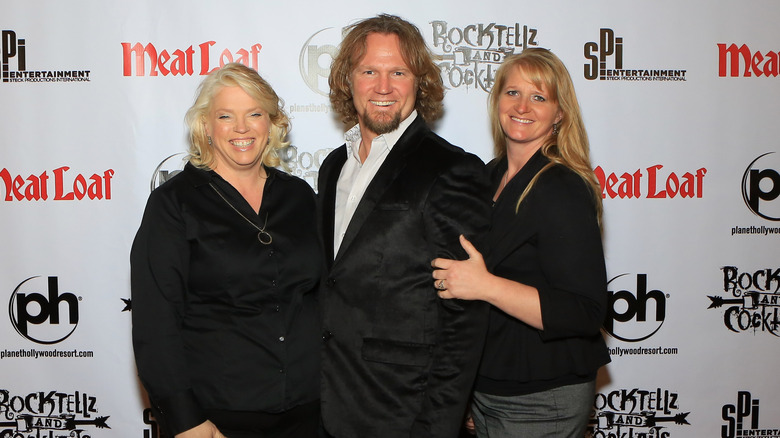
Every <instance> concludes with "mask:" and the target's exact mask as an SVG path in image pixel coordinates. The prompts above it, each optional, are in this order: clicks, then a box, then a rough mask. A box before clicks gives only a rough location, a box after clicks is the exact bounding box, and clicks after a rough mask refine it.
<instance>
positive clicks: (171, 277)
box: [130, 189, 206, 435]
mask: <svg viewBox="0 0 780 438" xmlns="http://www.w3.org/2000/svg"><path fill="white" fill-rule="evenodd" d="M168 194H169V193H168ZM188 265H189V246H188V244H187V240H186V236H185V224H184V219H183V218H182V214H181V211H180V210H179V209H178V206H177V205H176V204H175V202H173V201H172V200H171V199H170V197H168V196H163V194H162V191H161V190H160V189H158V190H156V191H155V192H152V194H151V196H150V197H149V201H148V202H147V206H146V210H145V211H144V216H143V219H142V221H141V226H140V228H139V230H138V233H137V234H136V237H135V240H134V242H133V246H132V250H131V253H130V283H131V284H130V288H131V294H132V307H133V309H132V321H133V329H132V335H133V350H134V354H135V360H136V367H137V368H138V376H139V378H140V380H141V383H142V384H143V385H144V387H145V388H146V390H147V392H148V393H149V399H150V402H151V405H152V408H153V409H154V411H155V416H156V417H157V419H158V420H159V421H160V422H161V424H162V425H163V427H164V428H166V429H167V430H168V431H169V433H170V434H171V435H174V434H176V433H179V432H182V431H185V430H187V429H190V428H192V427H195V426H197V425H198V424H200V423H202V422H204V421H206V417H205V415H204V414H203V412H202V411H201V409H200V407H199V405H198V403H197V401H196V399H195V396H194V394H193V392H192V390H191V387H190V382H189V378H188V373H187V372H186V368H187V364H186V361H185V355H184V346H183V342H182V338H181V333H180V331H181V324H182V316H183V308H184V301H185V295H186V289H187V286H186V284H187V278H188V277H189V269H188Z"/></svg>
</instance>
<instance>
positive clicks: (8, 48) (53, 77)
mask: <svg viewBox="0 0 780 438" xmlns="http://www.w3.org/2000/svg"><path fill="white" fill-rule="evenodd" d="M26 40H27V39H26V38H20V37H19V36H17V34H16V32H14V31H13V30H3V31H2V32H0V41H2V43H1V44H0V46H2V61H3V66H2V69H3V82H7V83H14V82H25V83H30V82H33V83H49V82H89V81H90V76H89V74H90V71H89V70H72V69H71V70H31V71H28V70H27V44H26V43H27V41H26ZM12 62H14V63H15V64H16V69H15V70H12V69H11V63H12Z"/></svg>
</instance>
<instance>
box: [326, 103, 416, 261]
mask: <svg viewBox="0 0 780 438" xmlns="http://www.w3.org/2000/svg"><path fill="white" fill-rule="evenodd" d="M427 129H428V127H427V126H426V125H425V122H424V121H423V120H422V118H421V117H420V116H417V118H416V119H415V120H414V121H413V122H412V124H411V125H409V127H408V128H407V129H406V132H404V134H403V135H402V136H401V138H399V139H398V142H397V143H396V144H395V145H394V146H393V149H391V150H390V153H389V154H387V157H386V158H385V161H384V163H382V165H381V166H380V167H379V170H378V171H377V173H376V175H374V178H373V179H372V180H371V182H370V183H369V184H368V187H366V192H365V193H364V194H363V198H362V199H361V200H360V202H359V203H358V206H357V208H356V209H355V213H354V214H353V215H352V219H351V220H350V221H349V225H348V226H347V231H346V232H345V234H344V239H342V241H341V246H340V247H339V251H338V254H336V259H335V260H334V262H333V264H336V263H338V261H339V260H340V259H341V257H342V256H343V254H344V252H345V251H346V250H347V249H348V248H349V246H350V245H351V244H352V243H353V242H354V240H355V237H356V236H357V235H358V233H359V232H360V230H361V228H363V225H364V224H365V222H366V219H367V218H368V216H369V215H370V214H371V212H373V211H374V208H376V204H377V203H378V202H379V200H380V199H382V195H384V194H385V193H386V192H387V191H388V190H390V189H391V186H392V183H393V181H395V179H396V178H397V177H398V175H399V174H400V173H401V171H402V170H403V168H404V167H405V166H406V162H407V161H406V157H407V155H409V154H410V153H411V152H413V151H414V150H415V149H416V147H417V144H418V143H419V141H420V139H421V138H422V136H423V133H424V132H425V131H426V130H427ZM336 179H338V178H336ZM334 193H335V186H334ZM334 202H335V201H334ZM334 205H335V204H334ZM332 234H333V224H331V236H332ZM331 242H333V240H332V239H331ZM331 246H332V244H331Z"/></svg>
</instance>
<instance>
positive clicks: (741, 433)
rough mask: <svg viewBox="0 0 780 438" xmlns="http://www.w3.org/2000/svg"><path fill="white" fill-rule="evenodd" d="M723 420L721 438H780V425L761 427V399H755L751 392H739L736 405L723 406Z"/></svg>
mask: <svg viewBox="0 0 780 438" xmlns="http://www.w3.org/2000/svg"><path fill="white" fill-rule="evenodd" d="M721 418H722V419H723V420H724V421H725V424H724V425H723V426H721V428H720V436H721V438H737V437H748V436H751V437H760V438H780V424H778V425H775V426H774V427H766V426H763V427H760V426H759V422H758V420H759V399H757V398H753V395H752V394H751V393H750V392H749V391H739V392H737V401H736V403H734V404H727V405H723V409H722V410H721ZM773 420H775V421H776V420H777V419H776V418H775V419H773Z"/></svg>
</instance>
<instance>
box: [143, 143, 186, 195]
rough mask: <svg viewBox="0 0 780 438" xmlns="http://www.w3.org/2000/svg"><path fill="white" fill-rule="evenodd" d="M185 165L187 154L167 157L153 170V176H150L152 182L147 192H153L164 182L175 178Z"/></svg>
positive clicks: (181, 153) (182, 153)
mask: <svg viewBox="0 0 780 438" xmlns="http://www.w3.org/2000/svg"><path fill="white" fill-rule="evenodd" d="M186 163H187V153H185V152H179V153H177V154H173V155H168V156H167V157H166V158H165V159H164V160H162V162H160V164H159V165H157V167H156V168H155V169H154V174H152V182H151V184H150V186H149V190H150V191H153V190H154V189H156V188H157V187H160V186H161V185H163V183H164V182H166V181H168V180H169V179H171V178H173V177H174V176H176V174H178V173H179V172H181V171H182V170H183V169H184V165H185V164H186Z"/></svg>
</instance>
